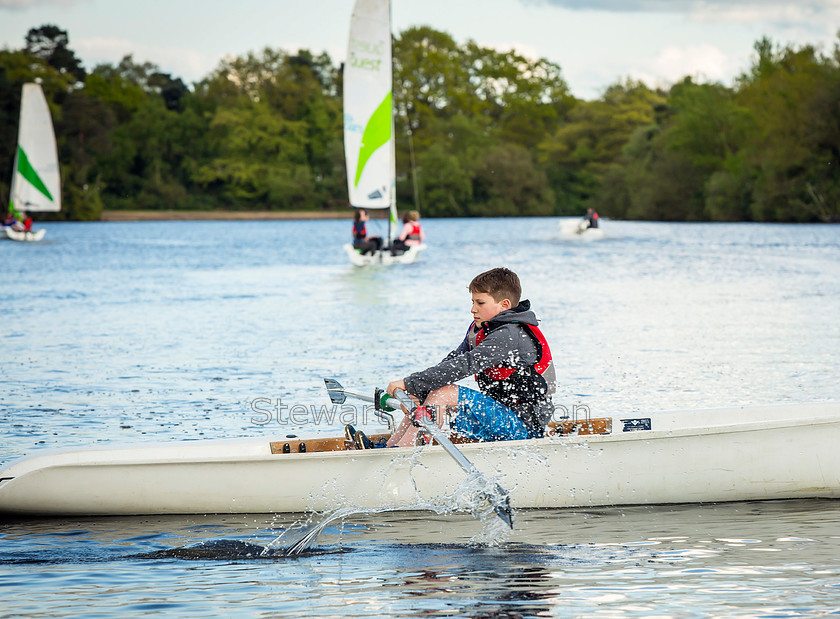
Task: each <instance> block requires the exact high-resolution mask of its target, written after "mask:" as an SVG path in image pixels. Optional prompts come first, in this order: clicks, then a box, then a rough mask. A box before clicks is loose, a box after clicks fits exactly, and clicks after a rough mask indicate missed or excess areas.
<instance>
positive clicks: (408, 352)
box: [0, 218, 840, 617]
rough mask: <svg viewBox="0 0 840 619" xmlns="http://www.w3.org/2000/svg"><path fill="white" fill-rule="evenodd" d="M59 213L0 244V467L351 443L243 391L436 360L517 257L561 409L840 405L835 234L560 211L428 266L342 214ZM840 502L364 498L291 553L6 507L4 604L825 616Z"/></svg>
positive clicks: (84, 610)
mask: <svg viewBox="0 0 840 619" xmlns="http://www.w3.org/2000/svg"><path fill="white" fill-rule="evenodd" d="M48 227H49V231H48V236H47V238H48V239H50V242H49V243H43V244H20V243H0V258H2V261H3V264H4V269H5V273H6V274H7V277H8V278H10V281H14V283H15V284H14V285H13V286H6V287H5V288H4V294H3V295H2V296H0V311H2V312H3V315H4V316H7V317H14V319H12V320H8V321H6V323H5V324H4V337H3V340H2V344H0V376H2V377H3V389H2V390H0V428H2V430H0V431H1V432H2V439H3V440H2V441H0V463H7V462H9V461H10V460H12V459H13V458H15V457H17V456H20V455H23V454H27V453H33V452H35V451H37V450H39V449H45V448H50V447H66V446H75V445H90V444H102V443H113V442H120V443H138V442H143V441H149V440H155V441H159V440H186V439H200V438H218V437H235V436H265V437H267V438H275V437H277V436H285V435H286V434H296V435H298V436H304V435H340V434H341V433H342V424H341V423H339V422H337V421H336V420H332V421H330V420H326V421H325V420H324V419H320V420H317V419H315V418H314V416H313V417H312V418H311V419H309V420H308V421H306V422H305V423H296V424H289V423H287V424H286V425H281V424H280V423H278V422H277V421H276V420H274V421H273V422H272V423H270V424H268V425H265V424H257V423H255V422H253V421H252V419H253V417H254V412H253V410H252V409H251V406H250V404H251V402H252V401H253V400H254V399H255V398H268V399H269V400H270V401H272V402H275V401H277V400H281V401H282V402H283V404H285V405H287V406H292V405H295V404H300V405H304V406H306V407H312V406H313V405H314V406H315V407H316V408H317V406H320V405H322V404H323V405H326V404H328V399H327V396H326V393H325V391H324V389H323V382H322V378H323V377H324V376H332V377H335V378H337V379H338V380H340V381H341V382H342V383H343V384H344V385H345V386H347V388H348V389H352V390H356V391H362V390H366V389H372V388H373V387H374V386H380V387H381V386H384V385H385V384H387V382H388V381H389V380H391V379H394V378H398V377H401V376H404V375H406V374H407V373H409V372H411V371H413V370H416V369H418V368H420V367H423V366H426V365H428V364H431V363H433V362H436V361H437V360H439V359H440V358H441V357H442V356H443V355H444V354H445V353H446V352H448V351H449V350H451V349H452V348H453V347H454V346H455V345H456V344H457V343H458V342H459V341H460V339H461V338H462V337H463V332H464V330H465V329H466V326H467V324H468V322H469V295H468V293H467V290H466V285H467V283H468V282H469V281H470V279H471V278H472V277H473V276H474V275H475V274H476V273H478V272H480V271H483V270H486V269H487V268H490V267H494V266H499V265H506V266H509V267H510V268H512V269H514V270H515V271H517V273H519V275H520V277H521V279H522V282H523V286H524V289H525V295H526V296H527V297H529V298H530V299H531V301H532V303H533V305H534V308H535V310H536V312H537V314H538V315H539V316H540V317H541V318H542V319H543V322H542V325H541V327H542V329H543V331H544V332H545V333H546V336H547V337H548V339H549V341H550V342H551V343H552V349H553V352H554V355H555V357H556V358H557V360H558V394H559V395H558V404H563V405H566V406H568V407H569V408H571V406H573V405H575V404H585V405H587V406H588V407H589V408H590V410H591V411H592V413H593V414H594V415H596V416H598V415H601V414H623V413H629V412H635V411H656V410H674V409H687V408H706V407H718V406H724V405H727V406H728V405H737V404H772V403H779V402H791V401H793V402H805V401H821V400H832V399H838V397H840V396H838V392H837V381H836V379H837V368H838V367H840V323H838V321H837V316H838V315H840V237H838V234H837V230H836V227H831V226H784V225H780V226H770V225H752V224H737V225H720V224H715V225H711V224H709V225H706V224H656V223H636V222H604V230H605V231H606V233H607V237H606V238H605V239H603V240H602V241H598V242H593V243H580V242H576V241H575V240H567V239H562V238H560V237H559V234H558V233H557V230H558V221H557V220H556V219H551V218H547V219H514V220H510V219H508V220H494V219H480V220H428V221H426V222H425V224H424V227H425V228H426V232H427V235H428V236H429V245H430V248H429V250H428V251H427V252H425V254H424V255H423V257H422V258H421V261H420V262H418V263H416V264H413V265H405V266H403V267H399V268H376V269H354V268H352V267H350V266H349V265H348V264H346V262H345V261H346V256H345V255H344V253H343V252H342V250H341V244H342V243H343V242H345V240H346V239H345V237H346V235H347V223H346V221H334V222H331V221H320V222H306V221H299V222H237V223H235V224H230V223H225V222H162V223H157V222H150V223H126V224H117V223H112V224H52V225H48ZM356 425H361V427H362V429H364V430H365V431H366V432H368V433H374V432H377V431H380V430H381V426H379V425H378V424H377V423H376V421H375V420H374V419H373V418H371V419H370V421H369V423H366V424H356ZM520 456H522V457H520ZM532 460H534V461H532ZM526 461H527V463H528V465H529V466H539V465H540V463H539V462H538V461H536V460H535V459H532V458H529V457H527V454H520V455H518V456H517V462H526ZM593 474H598V475H609V474H610V471H593ZM580 484H581V488H585V484H586V480H581V482H580ZM838 516H840V513H838V504H837V503H836V502H834V501H790V502H780V503H763V504H758V503H741V504H733V505H708V506H673V507H639V508H626V509H620V510H615V509H600V510H575V511H558V510H547V511H520V512H517V513H516V520H515V522H516V529H515V530H514V531H513V532H512V533H510V536H509V537H507V538H502V539H499V537H498V535H497V534H496V533H494V532H493V531H492V530H489V529H487V528H486V527H487V523H486V522H485V523H482V522H480V521H477V520H476V519H474V518H472V517H471V516H470V515H469V514H461V515H458V514H451V513H440V514H437V513H434V512H430V511H423V512H388V513H380V514H344V518H343V519H341V518H339V519H338V520H335V521H332V522H329V523H327V524H326V526H325V528H324V530H323V533H322V534H321V536H320V537H319V538H318V539H317V541H314V544H313V545H312V546H311V547H310V548H309V549H308V550H307V552H305V553H303V554H301V555H300V556H296V557H286V556H282V555H280V554H274V555H266V554H263V551H264V550H265V549H266V548H269V549H271V548H275V545H273V542H275V540H277V539H278V537H280V536H281V535H283V534H284V533H285V534H287V537H286V538H285V539H289V537H288V536H289V535H291V534H292V533H293V532H294V531H299V530H300V527H301V525H302V524H304V522H302V521H301V518H300V517H299V516H290V515H278V516H265V515H256V516H254V515H234V516H191V517H142V518H139V517H138V518H102V519H85V518H75V519H70V520H35V521H27V522H4V523H0V591H2V595H0V599H2V603H0V609H2V612H0V614H10V615H16V614H17V615H26V616H84V615H97V616H120V617H121V616H125V615H126V614H128V613H134V612H137V613H140V612H148V613H151V612H155V613H164V614H169V615H171V616H190V615H192V616H228V615H238V614H243V615H274V614H280V615H291V616H302V615H311V616H335V615H339V614H340V615H341V616H365V617H370V616H415V615H423V614H434V615H459V616H493V615H500V614H501V615H507V616H537V615H561V616H592V615H597V614H604V615H607V616H625V615H635V616H649V615H656V616H680V617H684V616H692V615H695V616H709V615H715V616H770V615H775V616H813V615H816V614H827V613H830V612H837V609H838V606H840V576H838V574H840V565H838V563H840V560H838V557H840V552H838V550H839V549H838V539H840V534H838V532H837V528H836V522H837V521H838V519H839V518H838ZM304 521H305V519H304ZM312 522H315V520H313V521H312ZM489 522H495V519H494V518H491V519H490V521H489ZM494 543H495V545H493V544H494Z"/></svg>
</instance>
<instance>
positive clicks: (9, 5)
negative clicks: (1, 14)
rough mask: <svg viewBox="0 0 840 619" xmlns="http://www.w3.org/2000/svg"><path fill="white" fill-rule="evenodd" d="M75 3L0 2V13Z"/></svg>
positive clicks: (47, 0) (53, 0)
mask: <svg viewBox="0 0 840 619" xmlns="http://www.w3.org/2000/svg"><path fill="white" fill-rule="evenodd" d="M76 2H77V0H0V11H2V10H4V9H7V10H10V11H23V10H25V9H31V8H34V7H38V6H56V5H59V6H68V5H71V4H75V3H76Z"/></svg>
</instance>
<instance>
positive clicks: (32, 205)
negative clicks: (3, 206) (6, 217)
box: [9, 84, 61, 212]
mask: <svg viewBox="0 0 840 619" xmlns="http://www.w3.org/2000/svg"><path fill="white" fill-rule="evenodd" d="M9 201H10V207H11V208H13V209H14V210H15V211H17V212H21V211H25V212H56V211H60V210H61V178H60V174H59V167H58V150H57V149H56V144H55V132H54V131H53V124H52V117H51V116H50V108H49V106H48V105H47V100H46V98H45V97H44V92H43V90H41V86H40V85H39V84H24V85H23V92H22V94H21V100H20V125H19V127H18V148H17V154H16V156H15V165H14V170H13V174H12V185H11V191H10V200H9Z"/></svg>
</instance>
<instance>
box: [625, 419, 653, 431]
mask: <svg viewBox="0 0 840 619" xmlns="http://www.w3.org/2000/svg"><path fill="white" fill-rule="evenodd" d="M621 422H622V423H623V424H624V429H623V430H622V432H640V431H641V430H650V417H644V418H642V419H622V420H621Z"/></svg>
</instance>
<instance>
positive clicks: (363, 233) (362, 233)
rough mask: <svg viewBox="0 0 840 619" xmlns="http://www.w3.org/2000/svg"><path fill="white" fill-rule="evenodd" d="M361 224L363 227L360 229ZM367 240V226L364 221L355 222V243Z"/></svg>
mask: <svg viewBox="0 0 840 619" xmlns="http://www.w3.org/2000/svg"><path fill="white" fill-rule="evenodd" d="M359 224H361V227H359ZM365 238H367V224H365V222H363V221H354V222H353V240H354V241H364V240H365Z"/></svg>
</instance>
